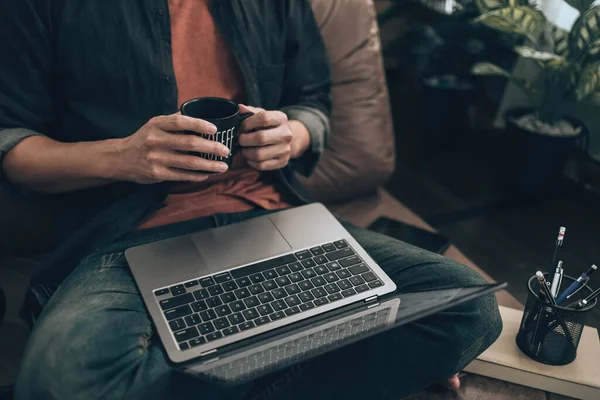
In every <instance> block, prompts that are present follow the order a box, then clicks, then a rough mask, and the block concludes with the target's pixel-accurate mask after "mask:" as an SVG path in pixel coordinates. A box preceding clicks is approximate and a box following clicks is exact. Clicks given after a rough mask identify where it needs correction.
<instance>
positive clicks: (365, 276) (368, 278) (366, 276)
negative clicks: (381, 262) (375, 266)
mask: <svg viewBox="0 0 600 400" xmlns="http://www.w3.org/2000/svg"><path fill="white" fill-rule="evenodd" d="M361 276H362V278H363V279H364V280H365V281H367V282H371V281H374V280H375V279H377V276H375V274H374V273H372V272H367V273H366V274H362V275H361Z"/></svg>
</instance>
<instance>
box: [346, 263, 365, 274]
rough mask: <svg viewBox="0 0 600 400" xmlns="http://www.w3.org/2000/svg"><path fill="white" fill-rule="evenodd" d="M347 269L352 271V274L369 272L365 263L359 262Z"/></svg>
mask: <svg viewBox="0 0 600 400" xmlns="http://www.w3.org/2000/svg"><path fill="white" fill-rule="evenodd" d="M348 271H350V272H352V275H358V274H362V273H363V272H369V268H368V267H367V266H366V265H365V264H359V265H355V266H354V267H350V268H348Z"/></svg>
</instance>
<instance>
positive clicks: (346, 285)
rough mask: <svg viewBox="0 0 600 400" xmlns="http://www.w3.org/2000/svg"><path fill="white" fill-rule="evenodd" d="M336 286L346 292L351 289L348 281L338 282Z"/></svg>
mask: <svg viewBox="0 0 600 400" xmlns="http://www.w3.org/2000/svg"><path fill="white" fill-rule="evenodd" d="M337 285H338V286H339V287H340V289H342V290H348V289H352V284H351V283H350V281H348V279H344V280H343V281H339V282H338V283H337Z"/></svg>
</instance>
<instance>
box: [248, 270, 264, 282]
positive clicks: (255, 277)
mask: <svg viewBox="0 0 600 400" xmlns="http://www.w3.org/2000/svg"><path fill="white" fill-rule="evenodd" d="M250 280H251V281H252V283H261V282H263V281H264V280H265V277H264V276H263V274H261V273H260V272H258V273H256V274H254V275H250Z"/></svg>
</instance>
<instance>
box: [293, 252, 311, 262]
mask: <svg viewBox="0 0 600 400" xmlns="http://www.w3.org/2000/svg"><path fill="white" fill-rule="evenodd" d="M311 257H312V254H310V251H308V250H304V251H301V252H298V253H296V258H298V260H306V259H307V258H311Z"/></svg>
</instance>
